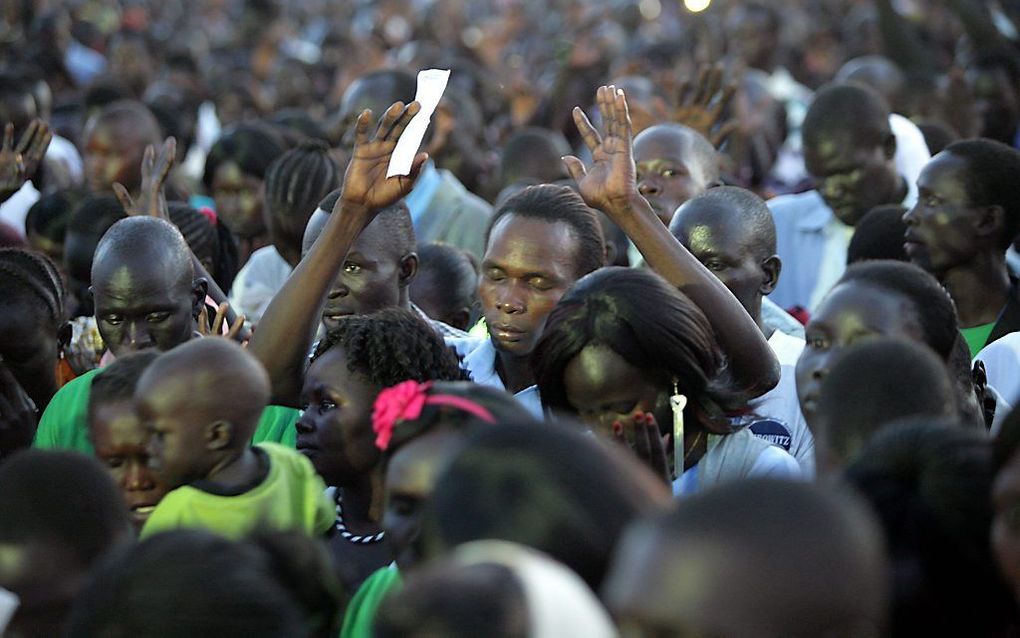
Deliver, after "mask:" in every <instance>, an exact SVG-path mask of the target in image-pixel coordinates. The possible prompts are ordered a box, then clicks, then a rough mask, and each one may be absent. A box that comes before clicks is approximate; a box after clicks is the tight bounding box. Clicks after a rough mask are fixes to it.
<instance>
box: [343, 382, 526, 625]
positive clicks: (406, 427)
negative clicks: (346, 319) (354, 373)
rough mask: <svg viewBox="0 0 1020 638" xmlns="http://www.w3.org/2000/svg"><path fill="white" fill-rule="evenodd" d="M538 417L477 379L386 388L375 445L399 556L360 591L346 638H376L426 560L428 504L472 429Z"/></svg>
mask: <svg viewBox="0 0 1020 638" xmlns="http://www.w3.org/2000/svg"><path fill="white" fill-rule="evenodd" d="M532 420H533V419H532V417H531V416H530V414H529V413H528V411H527V410H525V409H524V407H523V406H522V405H520V404H519V403H518V402H517V401H516V400H515V399H514V398H513V397H512V396H510V395H509V394H507V393H505V392H501V391H499V390H495V389H493V388H487V387H483V386H479V385H476V384H473V383H467V382H435V383H433V382H424V383H419V382H416V381H405V382H403V383H400V384H397V385H396V386H393V387H391V388H387V389H386V390H383V391H382V392H381V393H379V396H378V397H377V398H376V401H375V408H374V410H373V413H372V428H373V430H374V431H375V434H376V438H375V444H376V447H378V449H379V450H381V451H382V453H383V467H384V477H385V480H384V488H385V493H386V505H385V513H384V515H383V519H382V527H383V530H384V531H385V533H386V535H387V541H388V542H389V544H390V547H391V548H392V549H393V553H394V556H395V558H396V560H395V562H394V565H390V566H389V567H385V568H382V569H380V570H378V571H376V572H375V573H374V574H372V576H370V577H369V578H368V580H366V581H365V583H364V585H362V586H361V588H360V589H359V590H358V593H357V594H355V596H354V598H353V599H352V600H351V602H350V605H348V607H347V612H346V615H345V617H344V624H343V630H342V631H341V634H340V635H341V638H354V637H358V638H368V637H370V636H371V635H372V623H373V621H374V619H375V614H376V610H377V609H378V607H379V604H380V603H381V602H382V600H383V598H384V597H385V596H386V594H388V593H389V592H391V591H393V590H394V589H396V588H399V587H400V586H401V582H402V581H401V576H400V573H401V571H405V572H406V571H407V570H408V569H411V568H413V567H414V566H415V565H416V564H417V563H418V562H419V560H420V558H421V554H422V548H421V533H420V532H421V516H422V511H423V508H424V506H425V503H426V502H427V501H428V499H429V497H430V496H431V495H432V488H433V486H434V484H435V480H436V477H437V476H438V475H439V473H440V472H441V471H442V469H443V468H444V467H445V466H446V464H447V463H448V462H449V460H450V459H451V458H453V456H454V455H455V454H456V453H457V451H459V450H460V448H461V444H462V442H463V440H464V438H465V436H466V435H467V433H469V432H471V431H472V430H474V429H476V428H479V427H488V426H489V425H498V424H505V423H530V422H531V421H532Z"/></svg>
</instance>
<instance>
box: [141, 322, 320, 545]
mask: <svg viewBox="0 0 1020 638" xmlns="http://www.w3.org/2000/svg"><path fill="white" fill-rule="evenodd" d="M268 399H269V380H268V379H267V377H266V372H265V370H263V369H262V367H261V366H260V365H259V364H258V362H257V361H256V360H255V359H254V358H253V357H252V356H251V355H249V354H248V353H247V352H245V351H244V350H243V349H242V348H241V347H240V346H238V345H237V344H235V343H233V342H232V341H230V340H228V339H217V338H206V339H196V340H193V341H191V342H189V343H186V344H184V345H182V346H179V347H177V348H175V349H173V350H171V351H169V352H166V353H164V354H163V355H161V356H160V357H159V358H158V359H156V361H154V362H153V363H152V364H151V365H150V366H149V367H148V368H147V369H146V370H145V372H144V373H143V374H142V377H141V378H140V379H139V380H138V385H137V386H136V388H135V407H136V411H137V414H138V418H139V420H141V422H142V424H143V426H144V427H145V429H146V430H147V431H148V433H149V443H148V450H149V452H150V454H151V460H150V465H151V466H152V467H153V468H154V470H155V475H156V478H157V480H159V481H160V482H161V483H162V485H163V486H164V487H165V488H166V489H167V490H170V491H169V492H168V493H167V494H166V496H164V497H163V500H162V501H160V503H159V505H158V506H157V507H156V509H155V510H154V511H153V512H152V514H151V515H150V516H149V519H148V521H146V523H145V526H144V527H143V528H142V533H141V536H142V538H148V537H150V536H152V535H154V534H157V533H159V532H161V531H165V530H171V529H178V528H182V527H198V528H203V529H208V530H211V531H214V532H217V533H219V534H222V535H224V536H226V537H228V538H241V537H243V536H245V535H247V534H249V533H251V532H252V531H255V530H257V529H263V528H268V529H280V530H298V531H301V532H304V533H306V534H309V535H314V536H318V535H322V534H325V533H326V532H327V531H329V530H330V526H331V524H332V520H333V516H332V508H331V507H330V505H329V503H328V502H327V501H326V499H325V497H324V496H323V490H325V486H324V485H323V484H322V479H320V478H319V477H318V476H317V475H316V474H315V472H314V471H313V469H312V466H311V464H310V463H309V462H308V460H307V459H305V458H304V457H302V456H301V455H300V454H297V453H296V452H294V451H293V450H289V449H287V448H285V447H282V446H279V445H274V444H269V443H265V444H262V445H259V446H256V447H252V446H251V438H252V434H254V432H255V428H256V425H257V424H258V421H259V416H260V415H261V414H262V411H263V409H264V408H265V407H266V402H267V401H268Z"/></svg>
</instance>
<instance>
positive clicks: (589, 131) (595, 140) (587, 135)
mask: <svg viewBox="0 0 1020 638" xmlns="http://www.w3.org/2000/svg"><path fill="white" fill-rule="evenodd" d="M573 116H574V125H575V126H577V131H578V132H579V133H580V134H581V139H582V140H584V145H585V146H587V147H588V150H589V151H591V152H592V153H594V152H595V149H597V148H598V147H600V146H602V136H601V135H599V132H598V131H597V130H595V127H594V126H592V123H591V121H590V120H589V119H588V116H587V115H585V114H584V111H582V110H581V107H579V106H575V107H574V111H573Z"/></svg>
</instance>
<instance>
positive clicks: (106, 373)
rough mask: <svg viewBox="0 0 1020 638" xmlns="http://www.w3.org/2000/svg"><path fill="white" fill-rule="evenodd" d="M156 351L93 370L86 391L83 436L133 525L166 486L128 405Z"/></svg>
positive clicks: (138, 524)
mask: <svg viewBox="0 0 1020 638" xmlns="http://www.w3.org/2000/svg"><path fill="white" fill-rule="evenodd" d="M158 356H159V353H157V352H151V351H149V352H138V353H135V354H130V355H128V356H126V357H123V358H121V359H117V360H116V361H114V362H113V363H112V364H111V365H110V366H108V367H107V368H104V369H103V370H102V371H101V372H100V373H99V374H97V375H96V376H95V378H94V379H93V380H92V390H91V392H90V393H89V407H88V421H89V440H90V441H92V447H93V448H94V449H95V456H96V458H97V459H99V461H100V462H102V463H103V465H104V466H106V468H107V470H108V471H109V473H110V476H111V477H112V478H113V480H114V481H116V483H117V487H119V488H120V492H121V495H122V496H123V497H124V502H125V503H126V504H127V506H128V509H129V510H131V519H132V521H133V522H134V524H135V527H137V528H138V529H139V530H140V529H141V528H142V526H143V525H145V522H146V521H147V520H149V515H151V514H152V512H153V510H155V509H156V505H158V504H159V502H160V500H162V498H163V496H164V495H165V494H166V492H167V490H166V487H164V486H163V484H162V483H161V482H160V481H159V479H157V478H156V475H155V473H154V472H153V470H152V468H151V467H150V466H149V450H148V445H147V444H148V433H147V432H146V431H145V428H143V427H142V423H141V421H139V419H138V416H137V415H136V414H135V405H134V394H135V386H137V385H138V380H139V379H140V378H141V376H142V373H143V372H145V369H146V368H148V367H149V365H151V364H152V362H153V361H155V360H156V358H157V357H158Z"/></svg>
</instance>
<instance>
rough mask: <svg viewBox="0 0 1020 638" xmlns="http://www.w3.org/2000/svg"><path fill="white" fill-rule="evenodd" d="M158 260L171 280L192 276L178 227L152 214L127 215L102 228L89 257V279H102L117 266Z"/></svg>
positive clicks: (178, 280)
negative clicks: (97, 243) (96, 243)
mask: <svg viewBox="0 0 1020 638" xmlns="http://www.w3.org/2000/svg"><path fill="white" fill-rule="evenodd" d="M154 261H155V262H156V263H158V265H159V267H160V269H161V270H163V272H164V273H169V274H171V275H172V279H173V280H174V281H175V282H184V281H186V282H187V283H188V284H189V285H190V283H191V280H192V279H194V278H195V269H194V267H193V266H192V262H191V249H190V248H188V242H187V241H185V239H184V236H183V235H181V231H179V230H178V229H177V227H176V226H174V225H173V224H171V223H170V222H167V221H164V220H162V219H156V218H155V217H128V218H126V219H122V220H120V221H119V222H117V223H115V224H114V225H113V226H111V227H110V230H108V231H106V234H105V235H103V237H102V239H100V240H99V245H98V246H96V254H95V257H93V259H92V281H93V283H96V282H100V283H102V282H105V281H107V280H108V279H109V278H110V277H111V276H114V275H115V274H116V272H117V271H118V270H123V269H130V268H132V267H133V266H137V265H140V264H143V263H145V264H152V263H153V262H154Z"/></svg>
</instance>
